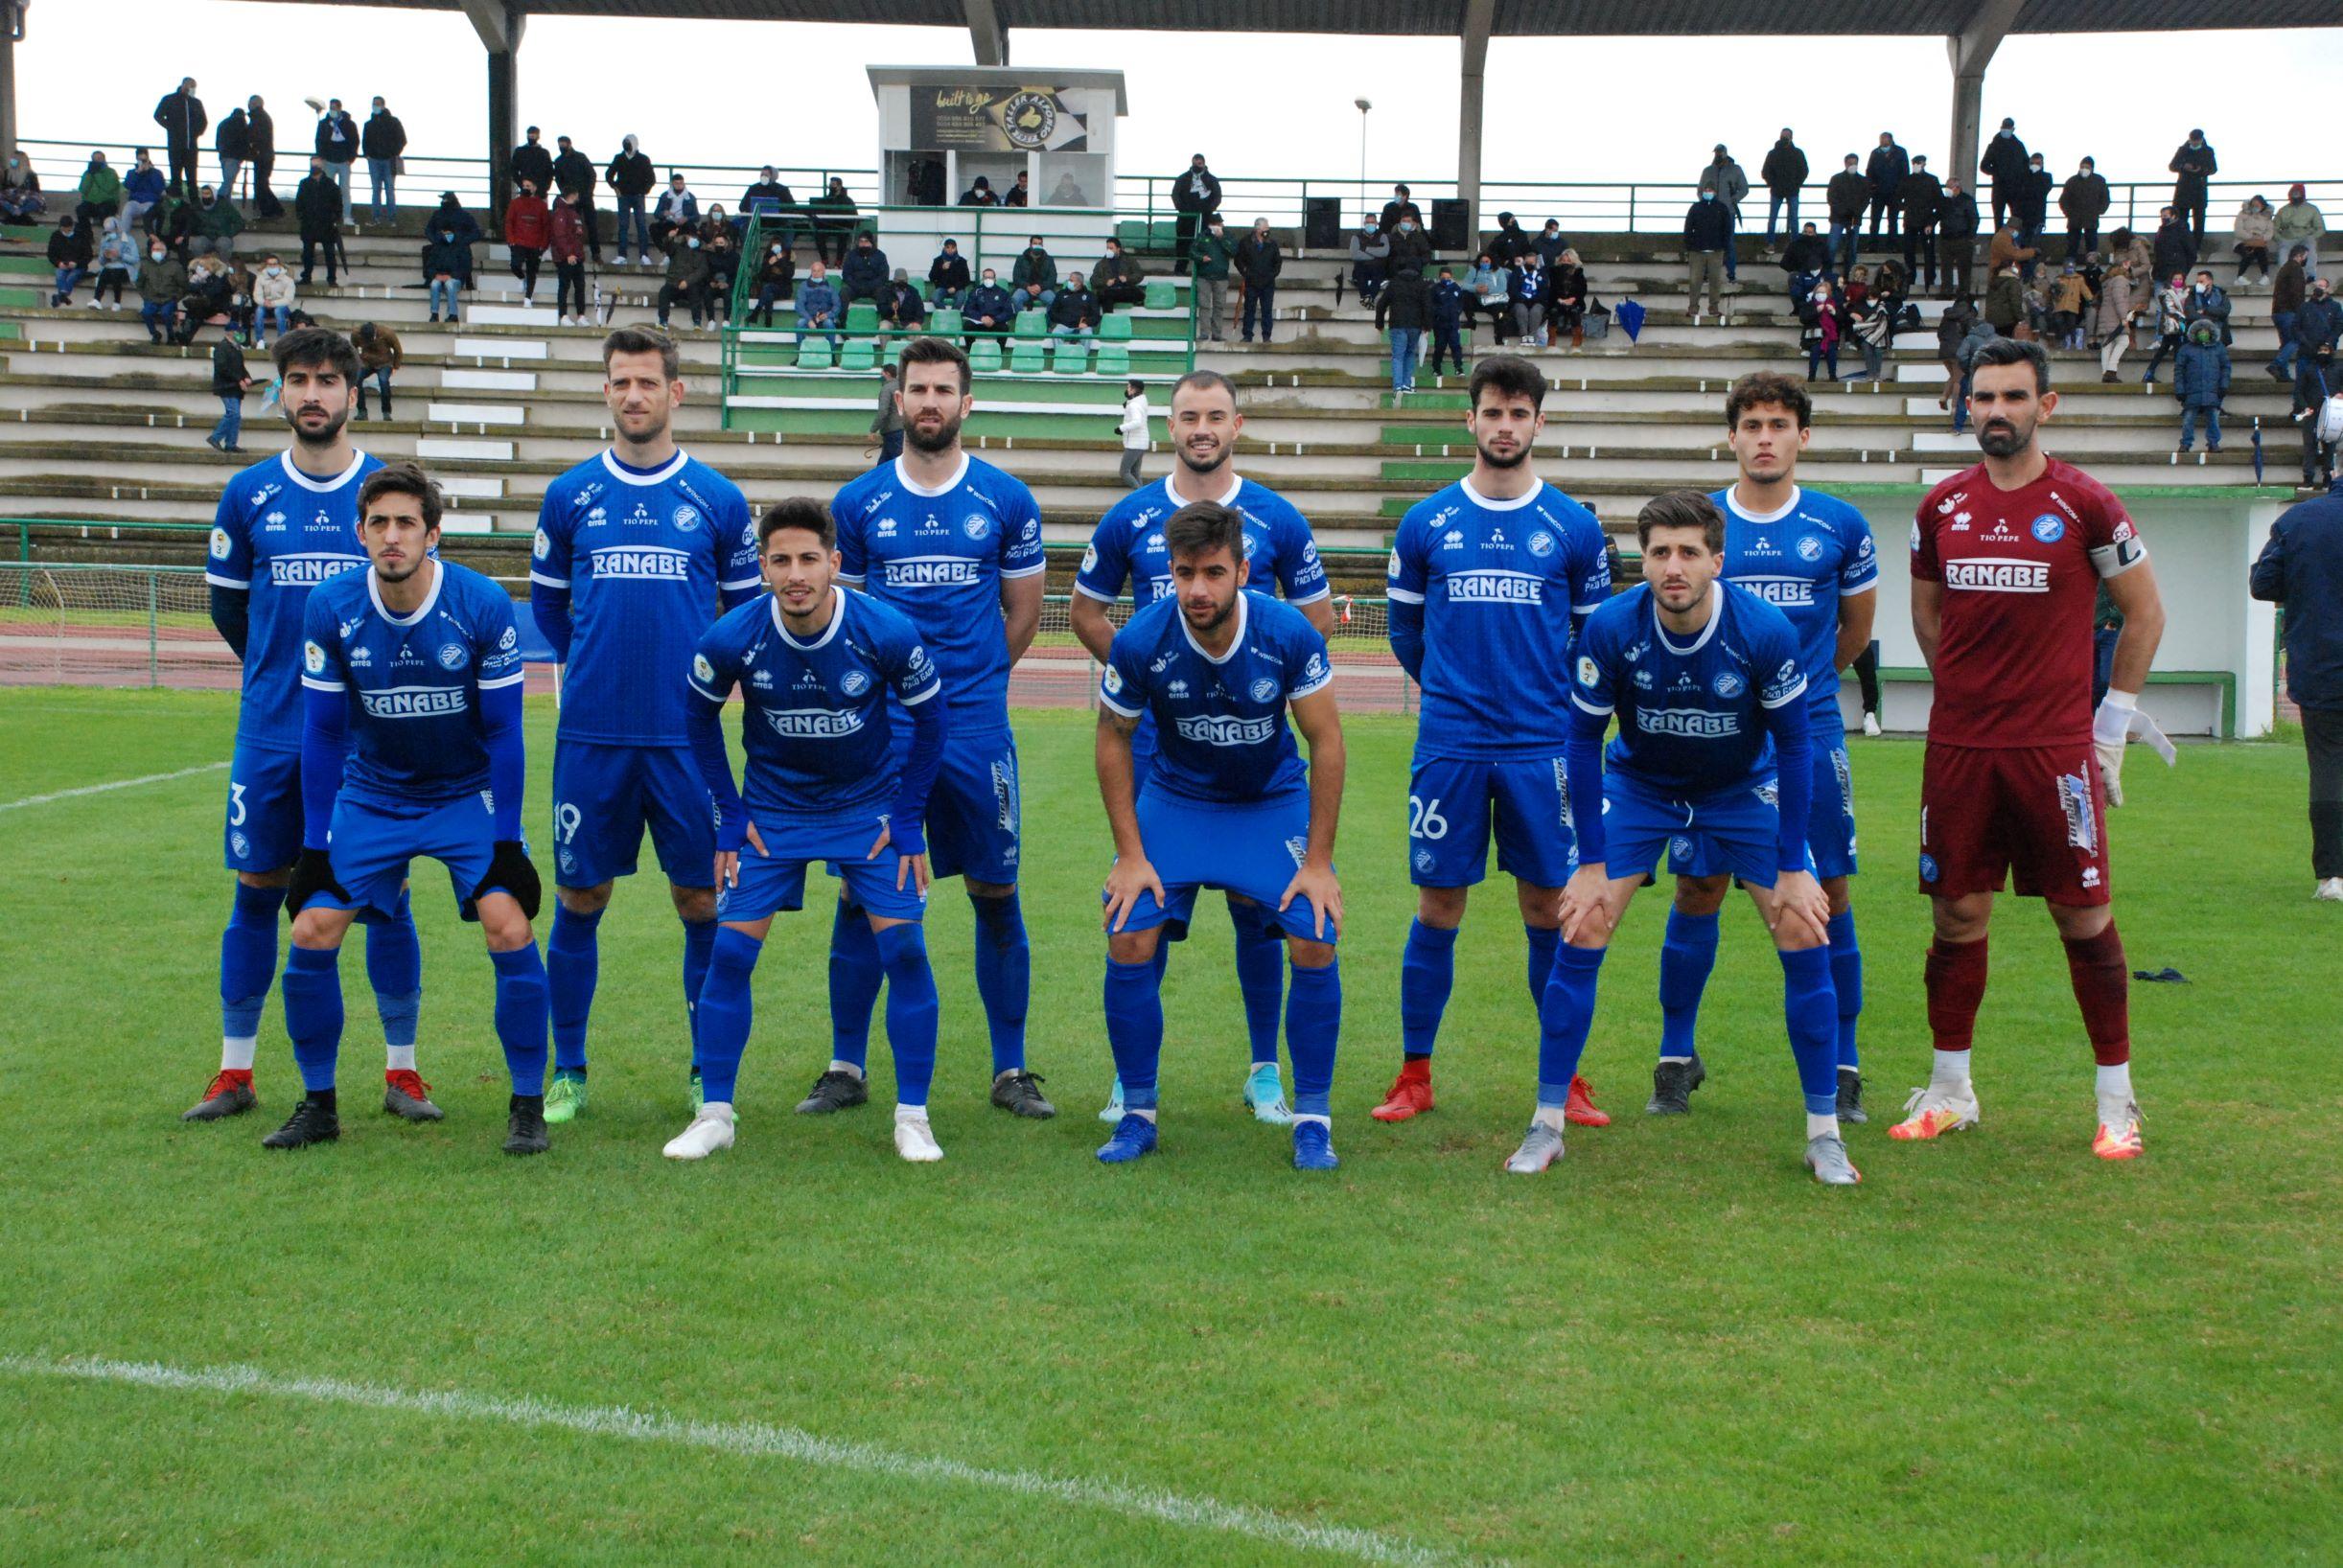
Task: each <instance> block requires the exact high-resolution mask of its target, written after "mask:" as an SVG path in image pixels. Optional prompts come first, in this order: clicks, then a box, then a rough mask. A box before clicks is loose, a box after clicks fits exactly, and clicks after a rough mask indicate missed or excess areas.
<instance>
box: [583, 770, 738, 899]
mask: <svg viewBox="0 0 2343 1568" xmlns="http://www.w3.org/2000/svg"><path fill="white" fill-rule="evenodd" d="M646 825H647V826H648V827H649V828H650V830H651V844H652V847H653V848H654V849H656V850H657V851H658V852H659V868H660V869H661V870H662V871H664V872H666V873H667V880H668V881H669V882H672V883H674V884H675V885H676V886H677V887H679V888H706V887H709V886H711V885H712V884H713V883H714V882H715V880H716V870H715V866H716V811H715V807H714V806H713V805H712V804H710V802H709V801H708V786H707V785H706V784H704V783H702V782H701V781H700V770H699V768H698V767H697V766H696V765H694V763H693V762H692V760H691V749H690V748H689V747H685V746H605V745H602V744H600V743H599V742H595V741H565V740H557V741H555V742H554V743H553V880H554V882H555V884H556V885H558V886H560V887H564V888H598V887H600V886H601V885H602V884H603V883H605V882H609V881H611V880H613V879H614V878H616V877H631V876H633V875H634V874H635V858H636V856H637V855H638V854H639V853H640V852H641V849H642V830H643V828H644V827H645V826H646Z"/></svg>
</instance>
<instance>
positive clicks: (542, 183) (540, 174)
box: [505, 126, 554, 196]
mask: <svg viewBox="0 0 2343 1568" xmlns="http://www.w3.org/2000/svg"><path fill="white" fill-rule="evenodd" d="M505 167H506V169H507V170H509V171H510V172H511V174H512V179H513V186H514V188H515V189H516V190H517V189H519V188H520V186H521V183H522V181H523V180H526V181H527V182H528V183H529V184H531V185H534V186H536V187H537V190H538V193H539V194H540V195H542V196H552V195H553V194H554V192H553V154H552V152H551V151H550V150H547V149H546V147H545V132H544V131H542V130H540V129H538V128H537V127H535V126H531V127H529V128H528V140H527V141H525V142H522V144H521V145H520V146H519V147H517V148H514V149H513V155H512V157H511V158H510V159H508V160H507V161H506V164H505Z"/></svg>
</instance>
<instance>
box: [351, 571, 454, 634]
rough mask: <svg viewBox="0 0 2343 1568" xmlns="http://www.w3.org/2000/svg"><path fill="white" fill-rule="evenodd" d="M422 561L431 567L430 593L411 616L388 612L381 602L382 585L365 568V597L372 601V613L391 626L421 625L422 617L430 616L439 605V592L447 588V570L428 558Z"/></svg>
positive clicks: (388, 609)
mask: <svg viewBox="0 0 2343 1568" xmlns="http://www.w3.org/2000/svg"><path fill="white" fill-rule="evenodd" d="M424 559H425V560H426V561H427V562H429V564H430V567H431V591H430V592H429V593H427V594H425V595H424V596H423V608H422V609H420V610H418V611H415V612H414V613H413V614H412V615H394V614H392V613H391V612H390V607H389V606H388V605H386V604H384V603H383V588H382V584H381V583H380V582H379V581H377V579H376V577H375V575H374V568H373V567H372V566H368V567H367V568H366V597H367V598H369V599H372V600H373V601H374V612H375V613H376V614H378V615H380V616H382V617H383V619H384V620H386V621H388V622H390V624H391V625H393V626H420V625H422V624H423V619H424V617H425V616H427V615H429V614H430V612H431V610H432V607H433V606H435V605H437V604H438V603H439V590H440V589H441V588H446V587H447V586H448V568H447V567H446V566H443V565H440V564H439V562H438V561H436V560H434V559H432V558H431V557H429V556H426V557H425V558H424Z"/></svg>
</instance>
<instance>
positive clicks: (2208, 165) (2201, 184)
mask: <svg viewBox="0 0 2343 1568" xmlns="http://www.w3.org/2000/svg"><path fill="white" fill-rule="evenodd" d="M2167 167H2168V168H2169V169H2170V170H2171V172H2172V173H2174V174H2175V175H2177V176H2179V177H2178V178H2177V179H2175V180H2174V181H2173V182H2172V205H2173V206H2174V207H2176V208H2178V209H2179V210H2180V213H2181V216H2182V217H2184V218H2186V219H2188V220H2189V226H2190V231H2191V242H2192V243H2193V244H2194V245H2195V246H2196V248H2197V250H2198V251H2200V252H2201V251H2202V250H2203V249H2204V248H2205V207H2206V204H2207V202H2208V200H2209V199H2210V196H2209V192H2208V185H2209V182H2210V181H2211V180H2212V178H2213V176H2214V175H2215V174H2217V173H2220V172H2221V164H2220V160H2219V159H2217V158H2215V156H2214V155H2213V147H2212V144H2211V143H2209V142H2207V141H2206V140H2205V133H2204V132H2203V131H2201V130H2192V131H2190V132H2189V139H2188V140H2187V141H2185V142H2183V143H2181V144H2180V147H2179V148H2178V150H2175V151H2174V152H2173V153H2172V161H2171V163H2170V164H2169V165H2167ZM2189 260H2191V261H2194V260H2196V257H2195V256H2193V255H2192V256H2191V257H2190V258H2189Z"/></svg>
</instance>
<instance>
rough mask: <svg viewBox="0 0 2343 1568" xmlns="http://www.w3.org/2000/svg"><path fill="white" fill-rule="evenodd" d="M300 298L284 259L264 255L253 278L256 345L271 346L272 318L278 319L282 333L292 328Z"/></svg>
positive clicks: (280, 334) (281, 334) (278, 327)
mask: <svg viewBox="0 0 2343 1568" xmlns="http://www.w3.org/2000/svg"><path fill="white" fill-rule="evenodd" d="M298 299H299V296H298V294H297V293H296V291H295V290H294V288H293V280H292V274H291V273H290V272H288V271H286V270H285V264H284V262H282V261H281V260H279V259H278V258H276V257H274V256H266V257H263V258H262V259H261V269H260V272H259V274H258V275H257V276H256V277H254V278H253V280H252V306H253V311H252V325H253V331H254V333H255V334H256V335H255V342H254V346H255V347H256V348H264V349H265V348H267V346H268V323H269V322H270V321H271V320H274V321H275V323H276V329H277V335H278V336H279V337H282V336H284V335H285V334H287V333H289V332H290V331H292V310H293V306H294V305H295V304H296V303H298Z"/></svg>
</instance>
